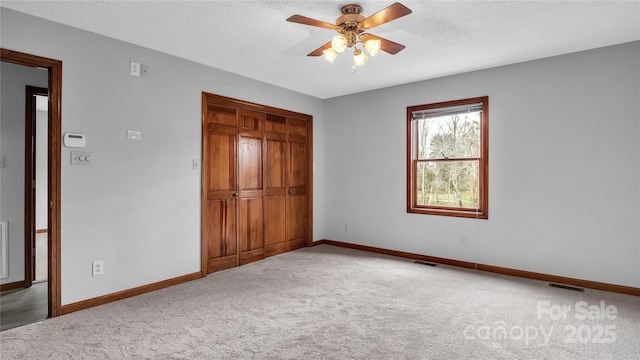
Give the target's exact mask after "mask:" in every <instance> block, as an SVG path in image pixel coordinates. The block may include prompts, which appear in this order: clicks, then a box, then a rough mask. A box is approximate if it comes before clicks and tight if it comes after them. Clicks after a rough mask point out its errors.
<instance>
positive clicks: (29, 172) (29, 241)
mask: <svg viewBox="0 0 640 360" xmlns="http://www.w3.org/2000/svg"><path fill="white" fill-rule="evenodd" d="M35 95H42V96H47V97H48V96H49V89H46V88H41V87H36V86H29V85H27V86H26V91H25V113H24V114H25V131H24V140H25V141H24V287H25V288H28V287H31V285H32V284H33V280H35V276H36V262H35V261H34V259H33V258H34V256H35V254H34V247H35V237H36V216H35V213H36V187H35V181H36V129H37V125H36V102H35V99H34V96H35Z"/></svg>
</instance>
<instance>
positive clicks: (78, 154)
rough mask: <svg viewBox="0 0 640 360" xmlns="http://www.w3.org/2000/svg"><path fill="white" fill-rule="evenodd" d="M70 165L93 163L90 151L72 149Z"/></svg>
mask: <svg viewBox="0 0 640 360" xmlns="http://www.w3.org/2000/svg"><path fill="white" fill-rule="evenodd" d="M71 165H89V166H90V165H93V153H92V152H91V151H72V152H71Z"/></svg>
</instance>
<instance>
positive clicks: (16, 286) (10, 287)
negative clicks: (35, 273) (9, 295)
mask: <svg viewBox="0 0 640 360" xmlns="http://www.w3.org/2000/svg"><path fill="white" fill-rule="evenodd" d="M22 288H24V280H20V281H16V282H12V283H8V284H2V285H0V292H2V291H9V290H16V289H22Z"/></svg>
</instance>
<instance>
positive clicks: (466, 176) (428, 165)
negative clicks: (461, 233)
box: [416, 160, 480, 209]
mask: <svg viewBox="0 0 640 360" xmlns="http://www.w3.org/2000/svg"><path fill="white" fill-rule="evenodd" d="M416 185H417V186H416V187H417V189H416V190H417V191H416V196H417V199H416V204H417V205H418V206H445V207H460V208H468V209H477V208H478V206H479V205H478V199H479V189H480V184H479V177H478V161H477V160H471V161H419V162H418V164H417V169H416Z"/></svg>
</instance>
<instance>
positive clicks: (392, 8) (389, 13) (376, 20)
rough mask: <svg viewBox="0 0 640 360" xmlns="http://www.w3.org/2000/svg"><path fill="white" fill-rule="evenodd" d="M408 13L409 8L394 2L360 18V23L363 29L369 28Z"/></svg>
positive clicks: (409, 11) (409, 12)
mask: <svg viewBox="0 0 640 360" xmlns="http://www.w3.org/2000/svg"><path fill="white" fill-rule="evenodd" d="M409 14H411V9H409V8H408V7H406V6H404V5H402V4H400V3H394V4H391V5H389V6H387V7H386V8H384V9H382V10H380V11H378V12H377V13H375V14H373V15H371V16H369V17H368V18H366V19H364V20H362V21H361V22H360V25H362V26H364V28H365V29H371V28H373V27H376V26H378V25H382V24H384V23H388V22H389V21H391V20H395V19H397V18H401V17H403V16H405V15H409Z"/></svg>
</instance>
